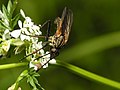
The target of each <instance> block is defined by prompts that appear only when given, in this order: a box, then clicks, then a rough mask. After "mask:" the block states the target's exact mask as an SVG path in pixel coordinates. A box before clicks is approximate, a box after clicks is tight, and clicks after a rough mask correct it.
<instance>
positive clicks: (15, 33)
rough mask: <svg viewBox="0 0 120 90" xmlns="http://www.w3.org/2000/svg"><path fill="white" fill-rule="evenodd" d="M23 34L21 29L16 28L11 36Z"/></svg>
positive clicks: (16, 36)
mask: <svg viewBox="0 0 120 90" xmlns="http://www.w3.org/2000/svg"><path fill="white" fill-rule="evenodd" d="M20 34H21V30H20V29H19V30H14V31H12V32H11V36H12V37H14V38H18V37H19V36H20Z"/></svg>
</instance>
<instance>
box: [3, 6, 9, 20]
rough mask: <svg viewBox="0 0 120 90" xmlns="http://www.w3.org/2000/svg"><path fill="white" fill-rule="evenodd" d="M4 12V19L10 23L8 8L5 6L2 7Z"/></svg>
mask: <svg viewBox="0 0 120 90" xmlns="http://www.w3.org/2000/svg"><path fill="white" fill-rule="evenodd" d="M2 11H3V14H4V18H5V19H6V20H7V21H9V14H8V11H7V9H6V7H5V6H4V5H2Z"/></svg>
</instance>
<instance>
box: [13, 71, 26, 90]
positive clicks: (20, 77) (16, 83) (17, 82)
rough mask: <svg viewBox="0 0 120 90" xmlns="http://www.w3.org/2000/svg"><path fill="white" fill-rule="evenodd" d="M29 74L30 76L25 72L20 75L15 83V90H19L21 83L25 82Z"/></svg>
mask: <svg viewBox="0 0 120 90" xmlns="http://www.w3.org/2000/svg"><path fill="white" fill-rule="evenodd" d="M27 74H28V70H24V71H23V72H22V73H21V74H20V76H19V77H18V78H17V80H16V82H15V88H14V90H18V88H19V83H20V81H21V80H23V79H24V78H25V77H26V76H27Z"/></svg>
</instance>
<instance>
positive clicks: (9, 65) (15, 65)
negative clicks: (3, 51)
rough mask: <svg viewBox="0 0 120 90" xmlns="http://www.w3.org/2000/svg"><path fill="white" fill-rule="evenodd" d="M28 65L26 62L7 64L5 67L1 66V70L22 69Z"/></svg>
mask: <svg viewBox="0 0 120 90" xmlns="http://www.w3.org/2000/svg"><path fill="white" fill-rule="evenodd" d="M26 65H28V63H26V62H23V63H12V64H5V65H0V70H1V69H10V68H15V67H21V66H26Z"/></svg>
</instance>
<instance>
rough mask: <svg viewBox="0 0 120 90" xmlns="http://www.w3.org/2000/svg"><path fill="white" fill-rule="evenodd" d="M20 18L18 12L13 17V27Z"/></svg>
mask: <svg viewBox="0 0 120 90" xmlns="http://www.w3.org/2000/svg"><path fill="white" fill-rule="evenodd" d="M19 18H20V14H17V15H16V16H15V17H14V18H13V19H12V28H14V27H15V26H16V25H17V22H18V20H19Z"/></svg>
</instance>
